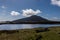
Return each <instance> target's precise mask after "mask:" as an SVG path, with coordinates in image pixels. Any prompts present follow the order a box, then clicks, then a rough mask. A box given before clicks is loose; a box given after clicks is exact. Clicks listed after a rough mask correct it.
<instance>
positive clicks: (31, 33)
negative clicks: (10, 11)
mask: <svg viewBox="0 0 60 40" xmlns="http://www.w3.org/2000/svg"><path fill="white" fill-rule="evenodd" d="M0 40H60V27H50V28H34V29H20V30H0Z"/></svg>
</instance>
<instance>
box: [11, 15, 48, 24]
mask: <svg viewBox="0 0 60 40" xmlns="http://www.w3.org/2000/svg"><path fill="white" fill-rule="evenodd" d="M12 22H13V23H39V22H49V20H47V19H45V18H42V17H40V16H36V15H33V16H31V17H27V18H22V19H18V20H14V21H12Z"/></svg>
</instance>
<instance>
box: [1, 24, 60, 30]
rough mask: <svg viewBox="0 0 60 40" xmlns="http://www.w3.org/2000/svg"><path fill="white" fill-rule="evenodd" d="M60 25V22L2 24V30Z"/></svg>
mask: <svg viewBox="0 0 60 40" xmlns="http://www.w3.org/2000/svg"><path fill="white" fill-rule="evenodd" d="M51 26H60V24H4V25H0V30H15V29H30V28H36V27H51Z"/></svg>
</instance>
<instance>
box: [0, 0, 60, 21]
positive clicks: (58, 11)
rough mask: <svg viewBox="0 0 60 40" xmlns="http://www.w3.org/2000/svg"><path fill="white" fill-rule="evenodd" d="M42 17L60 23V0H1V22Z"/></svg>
mask: <svg viewBox="0 0 60 40" xmlns="http://www.w3.org/2000/svg"><path fill="white" fill-rule="evenodd" d="M32 15H37V16H41V17H43V18H46V19H48V20H54V21H60V0H0V21H12V20H16V19H21V18H26V17H30V16H32Z"/></svg>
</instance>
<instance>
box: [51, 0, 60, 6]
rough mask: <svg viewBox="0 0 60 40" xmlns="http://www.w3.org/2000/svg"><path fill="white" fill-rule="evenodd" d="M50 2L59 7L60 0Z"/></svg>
mask: <svg viewBox="0 0 60 40" xmlns="http://www.w3.org/2000/svg"><path fill="white" fill-rule="evenodd" d="M51 4H53V5H56V6H59V7H60V0H51Z"/></svg>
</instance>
